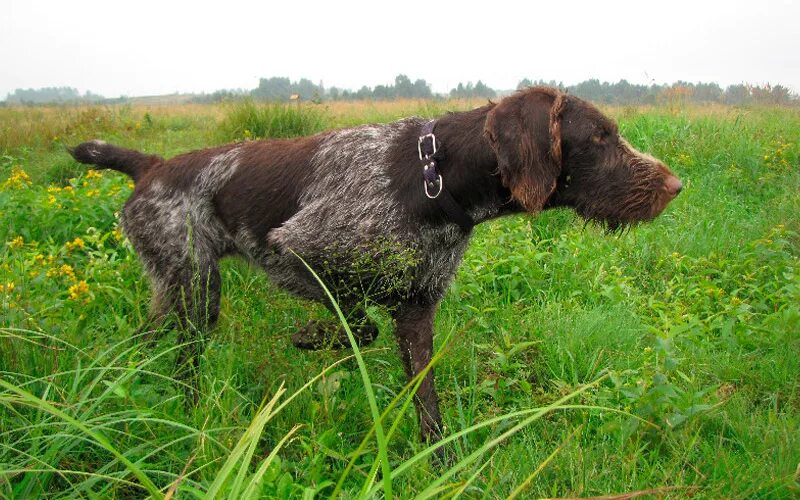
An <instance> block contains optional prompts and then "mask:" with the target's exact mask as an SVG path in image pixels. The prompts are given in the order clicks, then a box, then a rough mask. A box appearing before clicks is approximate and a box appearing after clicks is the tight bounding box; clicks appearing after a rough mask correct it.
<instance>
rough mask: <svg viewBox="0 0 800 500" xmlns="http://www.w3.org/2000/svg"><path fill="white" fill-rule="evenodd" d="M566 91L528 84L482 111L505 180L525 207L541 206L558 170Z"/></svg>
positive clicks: (554, 182)
mask: <svg viewBox="0 0 800 500" xmlns="http://www.w3.org/2000/svg"><path fill="white" fill-rule="evenodd" d="M565 100H566V99H565V96H564V94H562V93H560V92H558V91H556V90H551V89H537V88H534V89H530V90H526V91H523V92H519V93H517V94H515V95H513V96H511V97H507V98H505V99H503V101H501V102H500V103H499V104H498V105H496V106H495V107H494V109H492V110H491V111H489V114H488V115H487V117H486V125H485V128H484V134H485V135H486V138H487V140H488V141H489V144H490V145H491V147H492V149H493V150H494V153H495V155H496V156H497V166H498V169H499V170H500V178H501V180H502V182H503V185H504V186H506V187H507V188H508V189H510V190H511V195H512V196H513V197H514V199H515V200H517V201H518V202H519V203H520V204H521V205H522V206H523V207H524V208H525V210H527V211H528V212H532V213H536V212H539V211H541V210H542V208H543V207H544V205H545V203H546V202H547V199H548V198H549V197H550V195H551V194H552V193H553V191H555V188H556V179H558V176H559V174H560V173H561V112H562V108H563V106H564V101H565Z"/></svg>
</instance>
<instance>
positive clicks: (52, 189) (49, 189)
mask: <svg viewBox="0 0 800 500" xmlns="http://www.w3.org/2000/svg"><path fill="white" fill-rule="evenodd" d="M47 192H48V193H60V192H61V188H60V187H58V186H48V187H47Z"/></svg>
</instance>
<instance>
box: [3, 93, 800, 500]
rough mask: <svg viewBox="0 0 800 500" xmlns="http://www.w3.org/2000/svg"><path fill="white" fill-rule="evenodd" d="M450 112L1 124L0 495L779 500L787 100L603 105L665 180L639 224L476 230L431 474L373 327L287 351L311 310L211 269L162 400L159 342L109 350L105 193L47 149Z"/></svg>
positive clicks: (88, 117)
mask: <svg viewBox="0 0 800 500" xmlns="http://www.w3.org/2000/svg"><path fill="white" fill-rule="evenodd" d="M474 104H475V103H472V102H464V101H449V102H443V101H418V102H417V101H400V102H387V103H366V102H362V103H332V104H330V105H324V104H323V105H312V104H308V105H306V104H301V105H293V106H289V107H285V106H279V105H256V104H252V103H239V104H226V105H191V104H185V105H173V106H169V105H163V106H158V105H154V106H141V105H140V106H132V107H131V106H117V107H19V108H17V107H9V108H0V220H2V224H0V497H7V498H15V499H16V498H20V499H22V498H26V499H27V498H144V497H154V498H162V497H167V498H304V499H306V498H309V499H310V498H328V497H331V496H334V497H339V498H374V497H377V498H385V497H387V496H389V495H391V496H394V497H398V498H410V497H416V496H418V497H421V498H428V497H437V498H439V497H444V498H450V497H456V496H462V497H466V498H507V497H512V498H513V497H517V498H538V497H591V496H603V495H621V496H619V497H614V498H632V497H634V496H638V495H649V496H650V497H656V498H684V497H687V496H692V497H695V498H731V497H733V498H753V497H756V498H797V497H798V496H800V108H797V107H794V108H779V107H752V108H734V107H722V106H708V107H700V106H688V107H687V106H681V105H677V104H676V105H664V106H660V107H642V108H636V107H619V108H608V109H606V110H605V111H606V112H608V113H609V114H610V115H611V116H613V117H614V118H615V119H617V120H618V121H619V124H620V129H621V132H622V134H623V135H624V136H625V137H626V138H627V139H628V140H629V141H630V142H631V143H632V144H634V145H635V146H636V147H637V148H639V149H642V150H645V151H648V152H650V153H652V154H653V155H655V156H657V157H659V158H661V159H663V160H664V161H665V162H666V163H667V164H668V165H669V166H670V167H671V168H672V169H673V171H674V172H675V173H676V174H678V175H679V176H680V177H681V179H682V180H683V182H684V186H685V187H684V190H683V192H682V193H681V195H680V196H679V197H678V198H677V199H676V200H675V201H673V202H672V203H671V204H670V206H669V207H668V208H667V210H666V211H665V212H664V213H663V214H662V215H661V216H660V217H659V218H658V219H657V220H655V221H654V222H652V223H650V224H646V225H642V226H639V227H635V228H632V229H630V230H627V231H625V232H623V233H621V234H607V233H605V232H604V231H603V230H602V229H601V228H598V227H595V226H594V225H592V224H586V223H584V222H583V221H581V220H580V219H579V218H577V217H576V216H575V215H574V214H573V213H572V212H570V211H568V210H556V211H548V212H545V213H542V214H540V215H538V216H535V217H534V216H514V217H508V218H505V219H501V220H496V221H492V222H490V223H486V224H483V225H481V226H479V227H478V228H477V229H476V231H475V235H474V237H473V239H472V242H471V245H470V248H469V250H468V251H467V254H466V256H465V257H464V260H463V263H462V265H461V268H460V270H459V273H458V275H457V278H456V280H455V282H454V284H453V286H452V287H451V289H450V290H449V293H448V294H447V296H446V298H445V300H444V301H443V304H442V307H441V310H440V313H439V315H438V317H437V320H436V349H437V353H438V354H437V356H436V358H435V367H436V380H437V387H438V389H439V394H440V398H441V408H442V412H443V419H444V423H445V426H446V432H445V434H446V436H447V437H448V442H447V443H446V447H447V453H446V455H447V457H448V458H447V459H446V460H445V461H443V462H442V461H440V460H437V459H435V458H433V456H432V455H431V451H432V450H431V448H430V447H429V446H428V445H427V444H425V443H421V442H420V441H419V438H418V430H417V429H418V424H417V419H416V415H415V413H414V409H413V404H412V403H411V402H410V399H409V394H410V393H411V392H413V389H414V387H413V383H412V384H411V385H407V384H406V380H405V376H404V373H403V369H402V366H401V363H400V360H399V357H398V355H397V352H396V345H395V341H394V338H393V336H392V324H391V321H390V320H389V316H388V315H387V314H386V312H385V311H381V310H379V309H375V310H372V311H370V314H371V316H373V317H374V319H375V320H376V321H377V322H378V324H379V325H380V327H381V328H380V329H381V332H380V335H379V337H378V340H377V341H376V342H375V343H374V344H372V345H371V346H369V347H368V348H364V349H363V350H361V351H359V352H353V351H350V350H342V351H321V352H306V351H300V350H297V349H295V348H294V347H293V346H292V344H291V340H290V337H291V335H292V333H294V331H295V330H296V329H297V328H298V327H300V326H302V325H304V324H305V323H306V322H307V321H308V320H309V319H315V318H322V317H327V316H329V313H328V312H327V310H326V309H325V308H324V307H322V306H321V305H318V304H310V303H307V302H304V301H301V300H298V299H296V298H294V297H292V296H290V295H288V294H287V293H285V292H283V291H281V290H279V289H277V288H276V287H275V286H273V285H272V284H271V283H270V282H269V280H268V279H267V277H266V276H265V275H264V274H263V273H262V272H261V271H259V270H257V269H253V268H251V267H249V266H248V265H247V264H245V263H244V262H242V261H238V260H234V259H231V260H227V261H224V265H223V302H222V312H221V319H220V322H219V325H218V327H217V328H216V329H215V330H214V331H213V332H212V333H211V335H210V336H209V339H208V341H207V344H206V346H207V347H206V352H205V355H204V357H203V359H202V364H201V368H200V373H199V374H198V377H199V384H200V389H201V396H200V401H199V403H198V404H197V405H196V406H194V407H192V406H191V405H187V404H186V401H185V400H184V393H185V391H184V390H183V388H182V383H183V382H181V381H180V380H176V379H175V378H174V376H173V375H174V373H175V367H174V364H175V358H176V356H177V350H178V348H179V346H178V345H177V343H176V337H177V336H176V335H175V333H167V334H166V336H165V337H164V338H163V339H162V340H160V341H159V342H157V343H156V344H155V345H147V344H145V343H144V342H142V341H141V339H139V338H137V337H136V336H135V333H136V329H137V327H139V326H140V324H142V322H143V321H144V318H145V316H146V313H147V308H148V304H149V300H150V291H149V288H148V284H147V280H146V278H145V277H144V274H143V270H142V267H141V265H140V264H139V263H138V261H137V259H136V256H135V254H134V252H133V249H132V247H131V246H130V243H129V242H128V241H127V240H126V239H125V237H124V235H123V234H122V233H121V232H120V230H119V227H118V222H117V213H118V212H119V210H120V209H121V207H122V205H123V203H124V202H125V200H126V198H127V197H128V195H129V194H130V192H131V187H132V185H131V183H130V181H129V179H128V178H127V177H125V176H123V175H122V174H118V173H116V172H112V171H103V172H102V173H100V172H93V171H89V170H87V168H86V167H85V166H82V165H79V164H78V163H76V162H75V161H73V160H72V159H71V158H70V157H69V155H68V154H67V153H66V152H65V151H64V145H74V144H77V143H78V142H81V141H83V140H87V139H91V138H99V139H104V140H106V141H109V142H114V143H116V144H119V145H122V146H126V147H132V148H136V149H140V150H144V151H147V152H150V153H159V154H162V155H164V156H172V155H175V154H178V153H182V152H186V151H189V150H192V149H196V148H201V147H206V146H211V145H215V144H221V143H225V142H230V141H236V140H251V139H257V138H261V137H291V136H296V135H305V134H312V133H315V132H318V131H320V130H325V129H328V128H334V127H343V126H352V125H356V124H360V123H369V122H386V121H391V120H394V119H396V118H399V117H402V116H409V115H422V116H436V115H438V114H441V113H443V112H446V111H450V110H463V109H470V108H471V107H472V106H473V105H474Z"/></svg>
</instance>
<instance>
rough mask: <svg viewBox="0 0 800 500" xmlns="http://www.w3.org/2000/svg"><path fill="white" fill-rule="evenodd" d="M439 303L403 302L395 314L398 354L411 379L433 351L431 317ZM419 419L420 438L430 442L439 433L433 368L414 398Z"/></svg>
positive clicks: (440, 429)
mask: <svg viewBox="0 0 800 500" xmlns="http://www.w3.org/2000/svg"><path fill="white" fill-rule="evenodd" d="M437 307H438V304H430V305H419V304H404V305H402V306H401V307H400V308H398V310H397V311H396V312H395V314H394V318H395V321H396V327H395V335H397V341H398V343H399V344H400V357H401V358H402V359H403V364H404V365H405V369H406V375H408V378H409V379H411V378H413V377H414V376H416V375H417V374H418V373H420V372H421V371H423V370H424V369H425V367H426V366H428V364H429V363H430V361H431V355H432V353H433V318H434V316H435V315H436V309H437ZM414 403H415V406H416V407H417V414H418V415H419V422H420V435H421V437H422V442H423V443H425V442H430V443H433V442H435V441H438V440H439V439H441V437H442V417H441V416H440V414H439V396H437V394H436V388H435V387H434V382H433V369H431V370H430V371H428V373H427V375H425V379H424V380H423V381H422V384H421V385H420V386H419V390H417V394H416V396H415V398H414Z"/></svg>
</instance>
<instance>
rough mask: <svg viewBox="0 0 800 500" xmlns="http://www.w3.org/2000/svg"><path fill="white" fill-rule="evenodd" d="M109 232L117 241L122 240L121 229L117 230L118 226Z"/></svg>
mask: <svg viewBox="0 0 800 500" xmlns="http://www.w3.org/2000/svg"><path fill="white" fill-rule="evenodd" d="M111 234H112V235H113V236H114V239H115V240H117V241H122V231H120V230H119V228H118V227H115V228H114V230H113V231H111Z"/></svg>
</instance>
